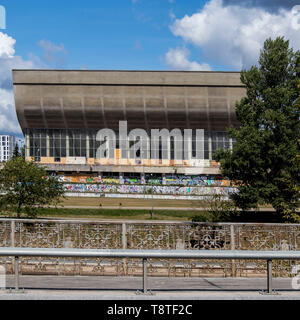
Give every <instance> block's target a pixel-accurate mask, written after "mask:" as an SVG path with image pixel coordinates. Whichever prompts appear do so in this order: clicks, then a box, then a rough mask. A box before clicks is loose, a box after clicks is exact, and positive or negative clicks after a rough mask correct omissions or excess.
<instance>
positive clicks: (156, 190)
mask: <svg viewBox="0 0 300 320" xmlns="http://www.w3.org/2000/svg"><path fill="white" fill-rule="evenodd" d="M64 188H65V190H66V192H83V193H88V192H91V193H120V194H151V193H152V191H153V194H161V195H228V194H230V193H233V192H236V188H232V187H213V188H212V187H180V186H177V187H176V186H162V185H160V186H158V185H153V186H148V185H125V184H123V185H121V184H119V185H118V184H84V183H76V184H64Z"/></svg>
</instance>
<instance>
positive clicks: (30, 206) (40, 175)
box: [0, 156, 64, 218]
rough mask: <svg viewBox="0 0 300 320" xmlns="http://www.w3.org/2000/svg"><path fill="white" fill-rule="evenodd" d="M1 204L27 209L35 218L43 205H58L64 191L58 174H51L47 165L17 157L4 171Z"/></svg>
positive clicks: (1, 181)
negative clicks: (44, 166)
mask: <svg viewBox="0 0 300 320" xmlns="http://www.w3.org/2000/svg"><path fill="white" fill-rule="evenodd" d="M0 190H1V206H2V208H6V209H9V210H10V211H14V212H16V213H17V216H18V218H20V216H21V212H22V211H24V212H25V214H26V215H27V216H29V217H35V216H36V214H37V209H38V207H39V206H47V205H56V204H57V203H58V202H59V199H60V197H62V196H63V194H64V190H63V185H62V183H61V182H59V181H58V180H57V178H56V177H52V176H49V175H48V174H47V172H46V171H45V169H44V168H43V167H40V166H38V165H37V164H35V163H33V162H26V161H25V160H24V158H23V157H21V156H19V157H13V158H12V159H11V160H9V161H8V162H7V163H6V164H5V166H4V168H3V169H2V170H1V172H0Z"/></svg>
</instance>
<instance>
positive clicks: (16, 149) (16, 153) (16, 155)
mask: <svg viewBox="0 0 300 320" xmlns="http://www.w3.org/2000/svg"><path fill="white" fill-rule="evenodd" d="M20 156H21V154H20V152H19V146H18V144H17V143H16V145H15V148H14V151H13V158H17V157H20Z"/></svg>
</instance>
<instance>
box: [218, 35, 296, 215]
mask: <svg viewBox="0 0 300 320" xmlns="http://www.w3.org/2000/svg"><path fill="white" fill-rule="evenodd" d="M299 79H300V52H299V51H297V52H294V51H293V49H291V48H289V41H286V40H285V39H284V38H282V37H279V38H276V39H275V40H272V39H267V40H266V41H265V43H264V47H263V49H262V50H261V53H260V58H259V65H258V66H253V67H251V69H250V70H248V71H246V70H243V71H242V72H241V82H242V83H243V84H244V85H245V88H246V93H247V94H246V97H244V98H243V99H242V100H241V101H240V102H238V103H237V105H236V116H237V119H238V120H239V122H240V127H239V128H238V129H236V128H230V129H229V130H228V134H229V136H230V137H231V138H233V139H234V140H235V143H234V146H233V150H232V151H230V150H227V151H224V150H218V151H217V152H216V154H215V156H216V160H217V161H220V165H221V172H222V174H223V175H224V176H227V177H228V178H230V179H231V180H233V181H235V182H236V183H237V186H238V192H237V193H235V194H233V195H232V196H231V198H232V200H233V201H234V202H235V204H236V205H237V206H238V207H240V208H242V209H244V210H246V209H250V208H257V207H258V205H264V204H271V205H272V206H273V208H275V210H276V212H278V213H279V214H282V215H285V216H286V217H287V218H291V219H293V220H297V219H298V217H299V215H297V213H296V208H297V207H298V206H299V197H300V195H299V180H300V179H299V173H300V172H299V171H300V163H299V157H297V155H299V138H300V134H299V133H300V123H299V119H300V118H299V117H300V112H299V111H300V107H299V105H300V101H299V90H298V86H299Z"/></svg>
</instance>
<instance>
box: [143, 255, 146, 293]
mask: <svg viewBox="0 0 300 320" xmlns="http://www.w3.org/2000/svg"><path fill="white" fill-rule="evenodd" d="M143 293H144V294H146V293H147V259H146V258H143Z"/></svg>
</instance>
